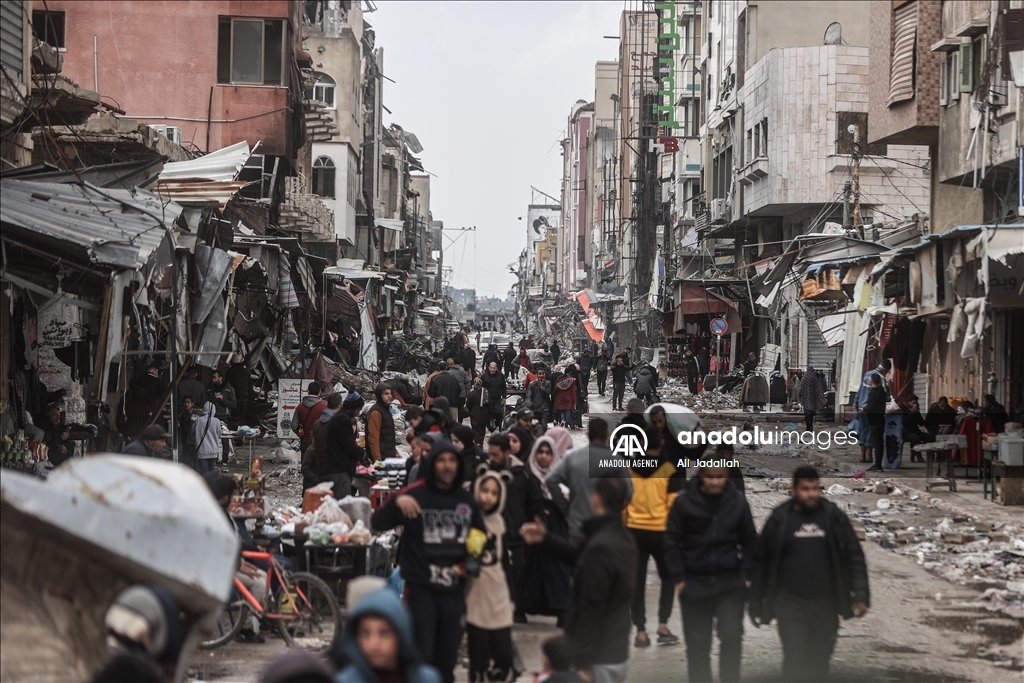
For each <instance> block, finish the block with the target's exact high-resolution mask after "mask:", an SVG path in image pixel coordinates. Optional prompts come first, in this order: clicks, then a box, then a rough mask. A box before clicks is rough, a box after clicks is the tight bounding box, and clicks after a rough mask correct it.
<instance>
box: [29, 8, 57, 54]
mask: <svg viewBox="0 0 1024 683" xmlns="http://www.w3.org/2000/svg"><path fill="white" fill-rule="evenodd" d="M32 35H34V36H35V37H36V38H38V39H39V40H41V41H43V42H44V43H46V44H47V45H50V46H52V47H57V48H63V47H64V13H63V12H49V11H47V10H39V9H37V10H33V11H32Z"/></svg>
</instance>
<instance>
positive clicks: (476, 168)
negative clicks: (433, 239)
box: [365, 0, 623, 298]
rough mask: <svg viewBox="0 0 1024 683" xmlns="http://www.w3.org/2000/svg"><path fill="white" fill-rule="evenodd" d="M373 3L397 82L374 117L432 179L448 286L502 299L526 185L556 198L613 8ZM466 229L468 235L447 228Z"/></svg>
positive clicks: (521, 237)
mask: <svg viewBox="0 0 1024 683" xmlns="http://www.w3.org/2000/svg"><path fill="white" fill-rule="evenodd" d="M376 4H377V8H378V9H377V11H376V12H373V13H367V14H366V15H365V19H366V21H367V22H368V23H369V24H370V25H371V26H373V28H374V30H375V31H376V44H377V46H379V47H383V48H384V73H385V75H386V76H387V77H388V78H391V79H393V80H394V81H396V82H395V83H391V82H389V81H385V82H384V105H385V106H386V107H387V108H388V109H390V110H391V111H392V112H393V113H392V114H391V115H390V116H389V115H388V114H387V113H386V112H385V118H384V121H385V124H389V123H392V122H393V123H397V124H399V125H401V126H402V127H403V128H405V129H406V130H408V131H411V132H413V133H415V134H416V136H417V137H418V138H419V140H420V142H421V143H422V145H423V153H422V154H421V155H420V156H421V158H422V160H423V163H424V166H425V168H426V169H427V170H428V171H430V172H431V173H433V174H435V175H436V176H437V177H434V178H431V179H430V193H431V196H430V210H431V212H432V213H433V216H434V220H441V221H444V225H445V228H446V230H445V234H446V235H448V236H450V237H452V238H453V239H454V238H458V241H457V242H455V243H454V244H452V243H451V242H450V240H448V239H447V238H446V239H445V240H444V242H445V245H446V249H445V256H444V261H445V265H446V266H452V267H453V268H454V277H453V281H452V284H453V285H454V286H455V287H457V288H468V287H474V286H475V287H476V290H477V294H478V295H479V296H493V295H498V296H501V297H502V298H504V297H505V295H506V294H507V292H508V289H509V288H510V287H511V286H512V284H513V283H514V281H515V276H513V275H512V274H510V273H509V271H508V268H507V267H506V265H507V264H509V263H512V262H514V261H515V260H516V258H517V257H518V255H519V253H520V252H521V251H522V250H523V248H524V247H525V246H526V219H525V216H526V207H527V205H528V204H529V203H530V186H531V185H532V186H534V187H536V188H538V189H540V190H543V191H544V192H547V193H548V194H551V195H552V196H554V197H556V198H558V197H559V196H560V189H559V186H560V182H561V181H560V179H561V175H562V157H561V149H560V147H559V145H558V141H559V140H561V138H562V137H563V136H564V134H565V128H566V120H567V118H568V115H569V111H570V108H571V107H572V105H573V104H574V103H575V102H576V100H579V99H583V100H586V101H588V102H589V101H591V100H593V99H594V62H596V61H598V60H613V59H615V58H616V52H617V50H618V41H616V40H609V39H606V38H603V37H602V36H605V35H616V34H618V22H619V15H620V14H621V12H622V8H623V3H622V2H612V1H609V2H399V1H397V0H377V2H376ZM519 216H523V217H524V218H523V220H517V218H518V217H519ZM473 225H475V226H476V227H477V231H476V233H475V235H474V233H466V234H464V235H463V236H462V237H460V236H459V235H460V233H458V232H454V231H449V230H447V229H448V228H460V227H464V226H473ZM474 237H475V241H474ZM449 245H450V246H449ZM474 246H475V248H474ZM474 260H475V268H474Z"/></svg>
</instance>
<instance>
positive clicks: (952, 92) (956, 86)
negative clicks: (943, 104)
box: [946, 52, 960, 102]
mask: <svg viewBox="0 0 1024 683" xmlns="http://www.w3.org/2000/svg"><path fill="white" fill-rule="evenodd" d="M946 76H947V78H948V79H949V81H948V90H949V101H950V102H953V101H955V100H957V101H958V100H959V99H960V82H959V81H960V53H959V52H951V53H950V55H949V68H948V69H947V74H946Z"/></svg>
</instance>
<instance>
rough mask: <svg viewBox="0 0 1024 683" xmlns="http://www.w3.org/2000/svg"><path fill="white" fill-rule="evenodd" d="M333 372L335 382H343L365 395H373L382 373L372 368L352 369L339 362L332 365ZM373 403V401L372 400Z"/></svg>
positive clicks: (349, 387)
mask: <svg viewBox="0 0 1024 683" xmlns="http://www.w3.org/2000/svg"><path fill="white" fill-rule="evenodd" d="M330 368H331V373H332V374H333V375H334V381H335V382H341V383H342V384H344V385H345V388H346V389H349V390H355V391H357V392H359V393H360V394H361V395H362V396H364V397H370V396H373V390H374V389H375V388H376V387H377V383H378V382H380V375H379V374H378V373H375V372H371V371H370V370H363V369H361V368H353V369H351V370H349V369H347V368H345V367H344V366H342V365H340V364H337V365H331V366H330ZM370 402H371V403H372V401H370Z"/></svg>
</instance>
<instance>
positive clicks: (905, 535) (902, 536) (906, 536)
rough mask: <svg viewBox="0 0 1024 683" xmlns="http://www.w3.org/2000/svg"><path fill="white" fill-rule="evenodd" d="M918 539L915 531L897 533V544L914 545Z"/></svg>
mask: <svg viewBox="0 0 1024 683" xmlns="http://www.w3.org/2000/svg"><path fill="white" fill-rule="evenodd" d="M916 538H917V536H915V534H914V532H913V531H906V530H904V531H897V532H896V542H897V543H913V542H914V540H915V539H916Z"/></svg>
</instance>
